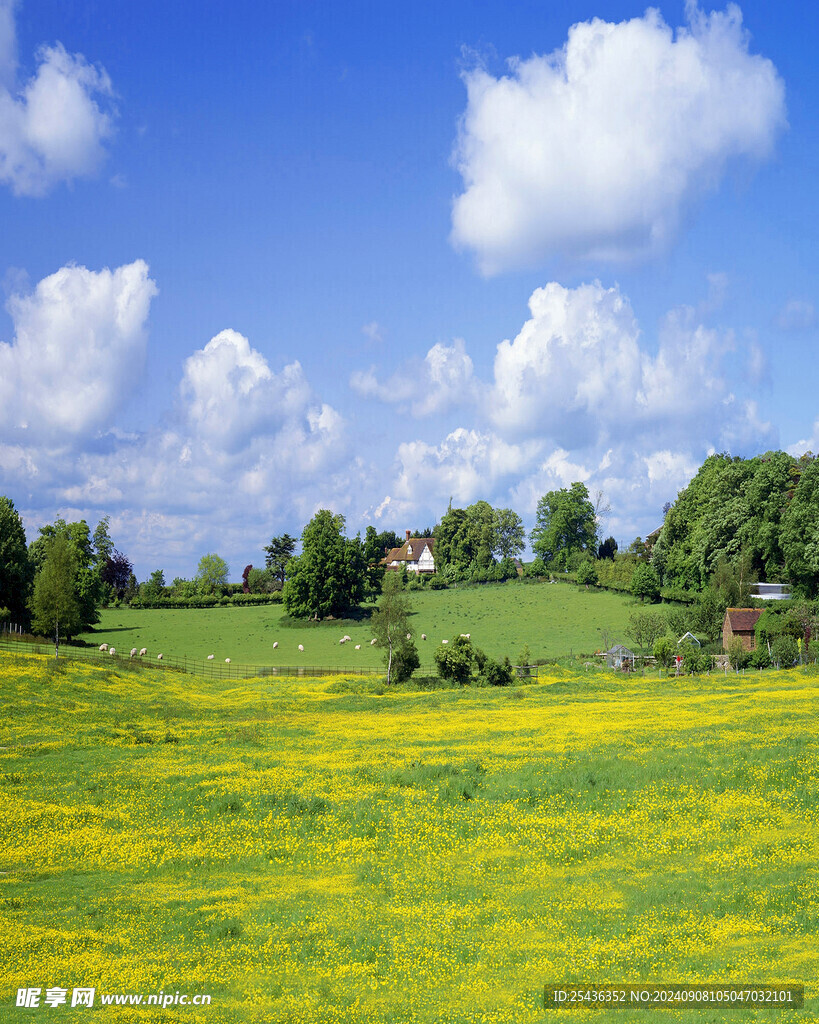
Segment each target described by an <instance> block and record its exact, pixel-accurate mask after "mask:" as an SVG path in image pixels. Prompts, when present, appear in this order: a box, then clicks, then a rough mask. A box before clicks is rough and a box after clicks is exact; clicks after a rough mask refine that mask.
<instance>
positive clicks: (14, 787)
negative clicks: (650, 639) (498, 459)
mask: <svg viewBox="0 0 819 1024" xmlns="http://www.w3.org/2000/svg"><path fill="white" fill-rule="evenodd" d="M817 682H819V677H818V676H817V675H816V674H813V673H811V672H810V671H807V672H803V671H796V670H794V671H791V672H782V673H768V674H765V675H762V676H747V677H745V678H744V679H743V678H737V677H731V676H729V677H727V679H726V678H722V679H720V678H713V677H712V678H711V679H709V680H693V681H692V680H685V679H682V680H661V681H657V680H656V679H640V678H624V679H617V680H615V679H614V678H613V677H611V676H608V675H602V674H600V675H598V674H597V673H587V674H585V675H583V676H582V677H580V678H576V677H572V676H571V675H570V674H568V673H566V672H563V673H562V674H561V677H560V679H559V681H555V683H554V684H552V683H550V682H546V683H541V684H539V685H537V686H527V687H518V688H514V689H513V690H509V691H507V690H499V691H495V690H490V689H483V690H442V691H435V692H432V693H429V692H423V691H407V692H402V691H397V692H389V691H388V692H385V693H384V694H377V693H374V692H372V690H371V689H369V688H368V684H366V683H365V684H363V685H362V686H361V688H360V689H358V688H357V683H356V682H355V680H354V679H353V678H352V677H351V679H350V681H349V683H348V687H347V691H346V692H342V691H341V690H340V688H339V686H338V680H318V681H310V682H308V681H303V680H301V681H299V680H277V681H271V680H249V681H246V682H242V683H241V684H236V683H235V682H234V683H232V684H229V683H227V682H223V683H220V682H210V681H207V680H201V679H193V678H191V677H177V676H175V675H170V674H161V675H160V674H156V673H153V672H150V671H145V672H141V673H121V672H118V671H116V670H113V669H109V668H106V667H104V666H100V667H97V666H92V665H83V664H79V663H77V664H66V665H64V666H60V667H59V668H58V669H56V670H55V669H53V668H50V667H49V664H48V662H47V661H46V660H44V659H38V658H23V657H17V658H15V657H12V656H9V655H5V654H0V695H2V704H0V747H3V748H4V749H2V750H0V793H2V795H3V806H4V828H3V830H2V833H0V871H2V872H5V873H4V874H0V914H1V915H2V918H1V919H0V926H2V928H3V936H4V942H3V947H2V948H3V954H2V956H3V958H4V961H5V962H4V967H5V970H4V972H3V979H2V984H0V1008H2V1007H9V1009H8V1010H2V1009H0V1018H2V1019H6V1018H8V1019H10V1020H11V1019H14V1020H17V1019H18V1018H20V1019H22V1018H21V1015H25V1016H26V1018H27V1019H31V1020H35V1021H40V1020H42V1021H46V1020H50V1019H52V1017H53V1016H54V1014H55V1013H58V1012H62V1013H69V1012H72V1013H79V1012H81V1011H78V1010H74V1011H71V1010H65V1009H63V1010H61V1011H56V1010H50V1009H40V1010H26V1011H23V1010H17V1009H16V1008H15V1009H14V1010H12V1009H11V1007H13V1004H14V998H15V995H16V991H17V988H18V987H28V986H40V987H42V988H43V990H44V991H45V988H46V987H48V986H54V985H61V986H64V987H68V988H69V990H70V988H71V987H72V986H75V985H77V986H79V985H94V986H96V987H97V988H98V990H100V991H103V992H120V991H125V992H149V991H159V990H160V989H163V990H165V991H168V990H175V989H179V990H181V991H187V992H206V993H210V994H211V995H212V996H213V1003H212V1005H211V1006H209V1007H206V1008H203V1009H201V1010H195V1009H193V1008H186V1009H185V1012H184V1015H183V1013H182V1011H181V1009H180V1010H177V1011H174V1012H173V1013H171V1014H170V1015H167V1016H166V1017H165V1018H164V1019H168V1020H173V1021H176V1020H183V1019H184V1020H190V1021H196V1022H200V1021H201V1022H208V1024H222V1022H231V1024H233V1022H239V1021H248V1020H252V1021H256V1020H259V1021H265V1022H267V1021H271V1022H285V1021H286V1022H296V1024H298V1022H308V1021H310V1022H313V1021H317V1020H318V1021H337V1022H342V1021H343V1022H352V1024H358V1022H364V1021H367V1022H385V1024H386V1022H410V1021H412V1022H433V1021H435V1022H443V1021H458V1022H461V1021H465V1022H481V1024H484V1022H486V1024H488V1022H498V1021H504V1022H510V1024H512V1022H514V1024H517V1022H521V1021H528V1020H539V1019H543V1017H544V1011H543V1010H542V1008H541V1007H542V1002H541V997H542V988H543V985H544V984H545V983H546V982H549V981H556V980H565V981H579V982H584V983H591V982H599V981H614V982H617V981H622V982H638V981H652V980H653V981H662V980H670V981H678V980H692V981H694V980H700V981H753V982H782V981H786V980H789V981H794V982H800V981H801V982H805V983H806V984H807V986H808V987H807V992H806V996H807V998H806V1010H805V1011H804V1012H803V1013H801V1014H800V1021H818V1020H819V1000H817V996H816V993H815V989H814V988H813V980H814V979H815V977H816V976H817V968H819V952H817V947H816V942H815V934H816V931H817V926H819V877H817V870H816V866H815V865H816V862H817V853H819V849H817V847H819V840H817V830H816V808H817V806H819V744H817V739H816V735H815V707H816V698H817V695H818V691H819V687H818V686H817ZM518 693H523V694H525V696H524V697H522V698H521V697H516V696H515V694H518ZM737 1012H739V1011H730V1010H726V1011H722V1010H718V1009H717V1010H709V1011H708V1013H707V1014H706V1015H703V1014H702V1011H699V1010H691V1011H672V1012H669V1013H668V1017H667V1018H666V1017H664V1018H663V1019H664V1020H665V1019H669V1020H670V1019H674V1020H691V1021H695V1020H696V1021H697V1022H698V1024H700V1022H702V1021H704V1020H708V1021H721V1020H735V1019H736V1014H737ZM743 1012H744V1013H745V1011H743ZM111 1013H112V1014H115V1015H116V1014H118V1016H116V1019H120V1020H134V1021H136V1020H141V1021H142V1020H144V1019H145V1014H146V1011H145V1010H140V1011H137V1010H127V1009H124V1008H121V1009H120V1010H112V1011H111ZM3 1014H5V1016H3ZM757 1017H758V1018H759V1019H768V1017H767V1016H766V1015H765V1012H764V1011H760V1012H758V1013H757ZM609 1018H611V1019H612V1020H614V1021H618V1022H625V1021H626V1020H631V1019H634V1020H639V1021H641V1022H644V1021H646V1020H647V1019H648V1018H647V1017H645V1015H638V1014H634V1015H632V1014H631V1013H629V1011H598V1016H597V1017H596V1018H595V1019H599V1020H601V1021H602V1020H608V1019H609ZM743 1019H756V1017H754V1013H753V1012H751V1013H750V1014H747V1016H743Z"/></svg>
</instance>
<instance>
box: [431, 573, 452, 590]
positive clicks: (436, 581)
mask: <svg viewBox="0 0 819 1024" xmlns="http://www.w3.org/2000/svg"><path fill="white" fill-rule="evenodd" d="M447 586H448V584H447V581H446V580H445V579H444V578H443V576H439V575H438V574H437V573H436V574H435V576H433V577H432V579H431V580H430V581H429V589H430V590H446V589H447Z"/></svg>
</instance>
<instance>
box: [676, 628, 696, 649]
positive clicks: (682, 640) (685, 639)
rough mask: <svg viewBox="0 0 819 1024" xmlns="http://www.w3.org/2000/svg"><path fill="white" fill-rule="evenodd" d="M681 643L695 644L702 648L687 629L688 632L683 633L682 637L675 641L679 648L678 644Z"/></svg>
mask: <svg viewBox="0 0 819 1024" xmlns="http://www.w3.org/2000/svg"><path fill="white" fill-rule="evenodd" d="M683 643H684V644H696V645H697V647H702V644H701V643H700V642H699V640H698V639H697V638H696V637H695V636H694V634H693V633H692V632H691V630H690V629H689V631H688V632H687V633H683V635H682V636H681V637H680V639H679V640H678V641H677V646H679V645H680V644H683Z"/></svg>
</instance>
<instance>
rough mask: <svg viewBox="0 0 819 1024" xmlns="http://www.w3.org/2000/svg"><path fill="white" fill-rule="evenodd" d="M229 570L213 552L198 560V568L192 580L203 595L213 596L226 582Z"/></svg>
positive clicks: (223, 561)
mask: <svg viewBox="0 0 819 1024" xmlns="http://www.w3.org/2000/svg"><path fill="white" fill-rule="evenodd" d="M229 572H230V569H229V567H228V564H227V562H226V561H225V560H224V558H221V557H220V556H219V555H217V554H216V553H215V552H210V553H209V554H207V555H202V557H201V558H200V559H199V568H198V569H197V570H196V576H194V579H195V580H196V583H197V585H198V587H199V590H200V591H201V592H202V593H203V594H213V593H215V592H216V588H217V587H224V586H226V584H227V581H228V573H229Z"/></svg>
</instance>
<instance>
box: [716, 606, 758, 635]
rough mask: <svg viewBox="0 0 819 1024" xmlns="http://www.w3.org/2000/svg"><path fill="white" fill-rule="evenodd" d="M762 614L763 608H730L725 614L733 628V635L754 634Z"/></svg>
mask: <svg viewBox="0 0 819 1024" xmlns="http://www.w3.org/2000/svg"><path fill="white" fill-rule="evenodd" d="M761 614H762V609H761V608H728V609H727V610H726V612H725V621H726V622H727V623H728V625H729V626H730V627H731V632H732V633H752V632H753V630H754V628H755V627H756V623H757V619H758V618H759V616H760V615H761ZM724 628H725V625H724V623H723V629H724Z"/></svg>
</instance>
